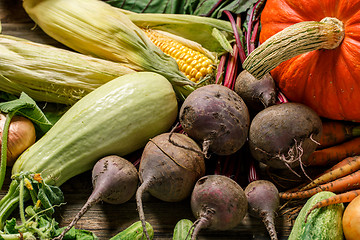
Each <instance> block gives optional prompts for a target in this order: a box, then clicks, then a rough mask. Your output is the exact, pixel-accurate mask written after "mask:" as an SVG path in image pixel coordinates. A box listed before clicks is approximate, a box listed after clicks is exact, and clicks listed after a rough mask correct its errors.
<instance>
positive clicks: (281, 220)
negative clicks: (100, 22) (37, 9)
mask: <svg viewBox="0 0 360 240" xmlns="http://www.w3.org/2000/svg"><path fill="white" fill-rule="evenodd" d="M69 1H71V0H69ZM0 20H1V23H2V33H3V34H7V35H12V36H16V37H22V38H25V39H28V40H32V41H35V42H40V43H47V44H51V45H54V46H58V47H64V46H63V45H62V44H60V43H58V42H56V41H55V40H53V39H52V38H50V37H48V36H47V35H46V34H45V33H44V32H43V31H42V30H41V29H40V28H39V27H35V24H34V23H33V22H32V20H31V19H30V18H29V17H28V16H27V14H26V13H25V11H24V10H23V8H22V6H21V1H20V0H0ZM0 64H1V60H0ZM8 177H9V175H8ZM90 179H91V173H90V172H86V173H83V174H81V175H79V176H76V177H74V178H72V179H70V180H69V181H68V182H66V183H65V184H64V185H62V186H61V189H62V190H63V192H64V194H65V201H66V202H67V204H66V205H64V206H62V207H61V208H60V209H57V221H58V222H59V223H60V225H61V226H64V225H66V224H68V223H69V222H70V221H71V219H72V217H74V216H75V214H76V212H77V211H78V210H79V209H80V208H81V206H82V205H83V204H84V203H85V201H86V199H87V198H88V196H89V195H90V193H91V190H92V186H91V181H90ZM5 189H6V186H5ZM5 189H4V190H5ZM4 190H3V191H2V192H1V196H3V195H4V194H5V191H4ZM144 205H145V206H144V211H145V216H146V220H147V221H148V222H150V223H151V224H152V226H153V227H154V231H155V237H154V239H158V240H165V239H172V232H173V228H174V226H175V224H176V222H177V221H178V220H180V219H182V218H188V219H191V220H193V221H194V220H195V219H194V217H193V215H192V212H191V209H190V206H189V200H188V199H187V200H185V201H183V202H180V203H165V202H162V201H160V200H157V199H154V198H153V197H150V196H149V197H148V198H147V200H146V201H145V203H144ZM137 220H138V214H137V211H136V204H135V201H134V199H132V200H131V201H129V202H127V203H125V204H122V205H110V204H106V203H100V204H97V205H96V206H94V207H93V208H92V209H91V210H89V211H88V212H87V213H86V214H85V215H84V216H83V217H82V218H81V220H80V221H79V222H78V223H77V225H76V227H77V228H82V229H87V230H90V231H93V232H94V233H95V234H96V235H97V236H98V237H99V239H109V238H110V237H111V236H114V235H115V234H116V233H118V232H120V231H121V230H123V229H125V228H126V227H128V226H129V225H131V224H132V223H133V222H135V221H137ZM290 226H291V223H290V220H289V219H288V217H287V216H286V215H282V216H280V217H278V218H277V219H276V227H277V231H278V234H279V238H280V239H287V237H286V236H288V235H289V232H290V230H291V227H290ZM202 239H204V240H205V239H207V240H210V239H213V240H215V239H228V240H230V239H247V240H248V239H269V237H268V234H267V232H266V230H265V227H264V226H263V224H262V223H261V222H260V221H259V220H257V219H254V218H251V217H249V216H246V217H245V219H244V220H243V222H242V223H241V224H240V225H239V226H238V227H236V228H235V229H233V230H231V231H226V232H215V231H206V230H203V231H202V232H201V234H200V236H199V240H202Z"/></svg>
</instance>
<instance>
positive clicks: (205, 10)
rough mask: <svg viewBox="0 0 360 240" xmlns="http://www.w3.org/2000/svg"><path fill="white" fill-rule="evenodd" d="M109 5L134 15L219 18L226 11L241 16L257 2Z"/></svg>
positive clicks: (166, 0) (134, 0)
mask: <svg viewBox="0 0 360 240" xmlns="http://www.w3.org/2000/svg"><path fill="white" fill-rule="evenodd" d="M106 2H107V3H109V4H110V5H112V6H114V7H118V8H122V9H125V10H129V11H132V12H136V13H172V14H190V15H198V16H207V17H212V18H221V17H222V12H223V11H225V10H228V11H230V12H232V13H234V14H241V13H244V12H246V11H247V10H248V9H249V8H250V7H252V6H253V5H254V4H255V3H256V2H257V0H235V1H234V0H225V1H222V0H147V1H139V0H108V1H106Z"/></svg>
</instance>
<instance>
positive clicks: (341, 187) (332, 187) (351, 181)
mask: <svg viewBox="0 0 360 240" xmlns="http://www.w3.org/2000/svg"><path fill="white" fill-rule="evenodd" d="M359 184H360V170H358V171H356V172H354V173H351V174H349V175H346V176H344V177H342V178H338V179H336V180H334V181H331V182H328V183H325V184H322V185H319V186H317V187H314V188H311V189H308V190H304V191H298V192H282V193H279V196H280V198H282V199H296V198H309V197H311V196H313V195H314V194H316V193H318V192H321V191H330V192H334V193H336V192H344V191H346V190H350V189H356V188H358V187H359Z"/></svg>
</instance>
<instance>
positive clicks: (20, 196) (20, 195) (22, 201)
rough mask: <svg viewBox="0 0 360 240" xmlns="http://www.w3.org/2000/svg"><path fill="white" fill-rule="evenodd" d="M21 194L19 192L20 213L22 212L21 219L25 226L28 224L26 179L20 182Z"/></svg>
mask: <svg viewBox="0 0 360 240" xmlns="http://www.w3.org/2000/svg"><path fill="white" fill-rule="evenodd" d="M19 187H20V192H19V212H20V219H21V223H22V224H24V223H25V222H26V218H25V209H24V199H23V197H24V187H25V186H24V179H21V180H20V183H19Z"/></svg>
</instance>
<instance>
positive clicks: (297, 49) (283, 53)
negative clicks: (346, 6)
mask: <svg viewBox="0 0 360 240" xmlns="http://www.w3.org/2000/svg"><path fill="white" fill-rule="evenodd" d="M344 35H345V30H344V26H343V23H342V22H341V21H340V20H338V19H336V18H330V17H327V18H324V19H322V20H321V21H320V22H316V21H307V22H300V23H296V24H294V25H292V26H290V27H287V28H285V29H284V30H282V31H280V32H278V33H276V34H275V35H273V36H272V37H270V38H269V39H267V40H266V41H265V42H264V43H262V44H261V45H260V46H259V47H257V48H256V49H255V50H254V51H253V52H251V54H250V55H249V56H248V57H247V58H246V59H245V61H244V63H243V68H244V69H246V70H247V71H248V72H250V73H251V74H252V75H253V76H254V77H256V78H257V79H261V78H262V77H263V76H264V75H265V74H267V73H269V72H270V71H271V70H272V69H274V68H275V67H277V66H278V65H279V64H280V63H282V62H284V61H286V60H288V59H291V58H293V57H295V56H297V55H300V54H303V53H307V52H310V51H314V50H318V49H335V48H337V47H338V46H339V45H340V43H341V41H342V40H343V38H344Z"/></svg>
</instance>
